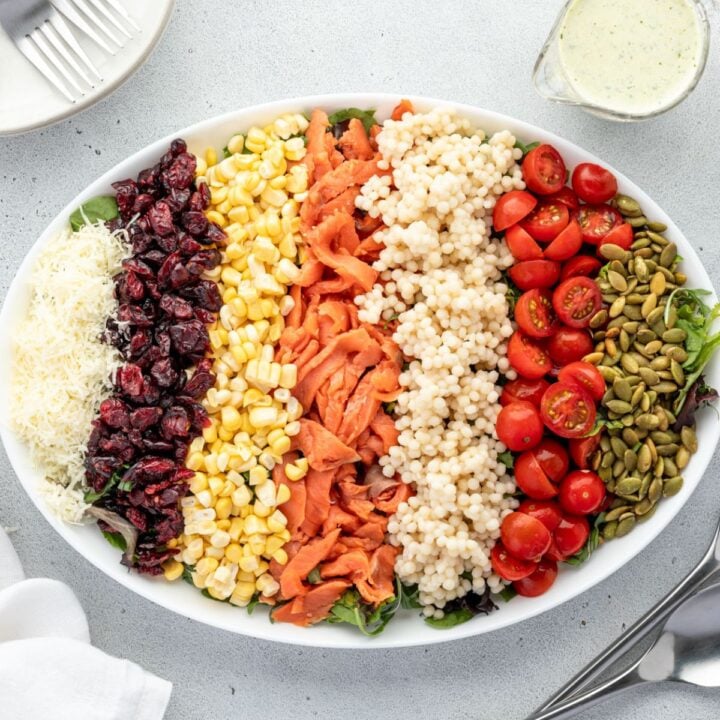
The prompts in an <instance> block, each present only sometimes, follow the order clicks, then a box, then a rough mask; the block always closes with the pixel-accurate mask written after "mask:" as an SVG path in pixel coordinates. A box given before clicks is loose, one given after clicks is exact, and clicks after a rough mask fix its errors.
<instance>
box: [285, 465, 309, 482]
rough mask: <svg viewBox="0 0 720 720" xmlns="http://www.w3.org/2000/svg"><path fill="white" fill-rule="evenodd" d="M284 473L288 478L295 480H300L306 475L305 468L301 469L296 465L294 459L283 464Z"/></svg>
mask: <svg viewBox="0 0 720 720" xmlns="http://www.w3.org/2000/svg"><path fill="white" fill-rule="evenodd" d="M285 475H286V476H287V479H288V480H291V481H292V482H296V481H297V480H301V479H302V478H304V477H305V476H306V475H307V470H305V471H303V470H301V469H300V468H299V467H298V465H297V461H296V462H295V463H288V464H287V465H285Z"/></svg>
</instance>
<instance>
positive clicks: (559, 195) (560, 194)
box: [546, 185, 580, 211]
mask: <svg viewBox="0 0 720 720" xmlns="http://www.w3.org/2000/svg"><path fill="white" fill-rule="evenodd" d="M546 199H547V200H549V201H550V202H559V203H562V204H563V205H565V206H566V207H567V209H568V210H570V211H572V210H577V209H578V208H579V207H580V201H579V200H578V199H577V195H576V194H575V193H574V192H573V191H572V190H571V189H570V188H569V187H567V185H566V186H565V187H561V188H560V189H559V190H558V191H557V192H556V193H553V194H552V195H548V196H547V198H546Z"/></svg>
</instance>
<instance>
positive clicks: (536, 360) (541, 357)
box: [508, 331, 550, 380]
mask: <svg viewBox="0 0 720 720" xmlns="http://www.w3.org/2000/svg"><path fill="white" fill-rule="evenodd" d="M508 360H509V361H510V365H512V367H513V368H514V369H515V371H516V372H517V374H518V375H521V376H522V377H524V378H527V379H528V380H537V379H538V378H541V377H542V376H543V375H545V374H546V373H547V372H548V370H550V358H549V357H548V354H547V353H546V352H545V351H544V350H543V349H542V348H541V347H540V345H538V344H537V343H536V342H535V341H534V340H533V339H532V338H529V337H528V336H527V335H525V333H523V332H520V331H516V332H514V333H513V335H512V337H511V338H510V342H509V343H508Z"/></svg>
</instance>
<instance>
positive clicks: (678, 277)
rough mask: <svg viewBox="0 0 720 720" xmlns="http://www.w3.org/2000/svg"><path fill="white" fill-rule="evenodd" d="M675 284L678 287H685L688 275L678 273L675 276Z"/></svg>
mask: <svg viewBox="0 0 720 720" xmlns="http://www.w3.org/2000/svg"><path fill="white" fill-rule="evenodd" d="M674 277H675V282H676V283H677V284H678V285H684V284H685V283H686V282H687V275H686V274H685V273H682V272H676V273H675V275H674Z"/></svg>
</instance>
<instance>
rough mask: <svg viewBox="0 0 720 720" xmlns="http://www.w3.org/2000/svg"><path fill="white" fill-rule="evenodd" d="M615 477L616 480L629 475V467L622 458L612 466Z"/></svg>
mask: <svg viewBox="0 0 720 720" xmlns="http://www.w3.org/2000/svg"><path fill="white" fill-rule="evenodd" d="M612 471H613V477H614V478H615V479H616V480H621V479H622V478H624V477H625V476H626V475H627V468H626V467H625V463H624V462H623V461H622V460H616V461H615V462H614V463H613V466H612Z"/></svg>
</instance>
